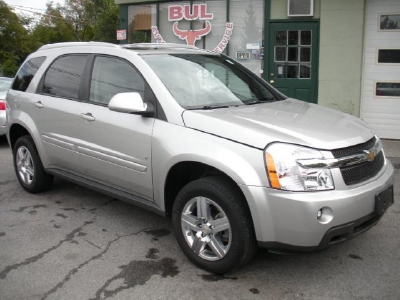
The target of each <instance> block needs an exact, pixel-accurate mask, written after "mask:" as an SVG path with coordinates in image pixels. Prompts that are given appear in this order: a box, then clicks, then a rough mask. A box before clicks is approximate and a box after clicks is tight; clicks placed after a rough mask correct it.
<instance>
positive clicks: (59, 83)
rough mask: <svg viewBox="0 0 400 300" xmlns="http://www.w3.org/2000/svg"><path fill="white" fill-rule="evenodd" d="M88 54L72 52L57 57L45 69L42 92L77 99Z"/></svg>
mask: <svg viewBox="0 0 400 300" xmlns="http://www.w3.org/2000/svg"><path fill="white" fill-rule="evenodd" d="M87 59H88V55H84V54H74V55H66V56H61V57H59V58H57V59H56V60H55V61H54V62H53V63H52V65H51V66H50V68H49V69H48V70H47V72H46V75H45V77H44V81H43V93H45V94H49V95H53V96H57V97H61V98H67V99H78V98H79V87H80V84H81V79H82V74H83V71H84V69H85V64H86V61H87Z"/></svg>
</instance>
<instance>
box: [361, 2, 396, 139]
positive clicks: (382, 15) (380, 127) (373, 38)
mask: <svg viewBox="0 0 400 300" xmlns="http://www.w3.org/2000/svg"><path fill="white" fill-rule="evenodd" d="M366 3H367V8H366V19H365V52H364V65H363V88H362V99H361V117H362V118H363V119H364V120H365V121H366V122H367V123H368V124H369V125H370V126H371V127H372V128H373V129H374V131H375V132H376V133H377V134H378V135H379V136H380V137H382V138H389V139H400V1H399V0H367V2H366Z"/></svg>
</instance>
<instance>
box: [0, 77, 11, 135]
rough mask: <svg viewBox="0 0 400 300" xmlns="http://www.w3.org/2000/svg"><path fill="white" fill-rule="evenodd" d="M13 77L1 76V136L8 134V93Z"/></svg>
mask: <svg viewBox="0 0 400 300" xmlns="http://www.w3.org/2000/svg"><path fill="white" fill-rule="evenodd" d="M12 81H13V79H12V78H7V77H0V136H2V135H5V134H6V100H5V99H6V95H7V92H8V90H9V89H10V86H11V83H12Z"/></svg>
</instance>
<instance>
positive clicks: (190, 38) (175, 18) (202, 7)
mask: <svg viewBox="0 0 400 300" xmlns="http://www.w3.org/2000/svg"><path fill="white" fill-rule="evenodd" d="M213 19H214V14H213V13H209V12H208V11H207V4H193V5H192V6H191V5H187V4H185V5H170V6H169V7H168V21H170V22H174V24H173V25H172V31H173V33H174V34H175V35H176V36H177V37H178V38H179V39H181V40H185V41H186V44H187V45H189V46H194V44H195V43H196V41H198V40H201V38H202V37H203V36H206V35H207V34H209V33H210V32H211V29H212V26H211V22H210V21H211V20H213ZM182 20H187V21H195V20H200V21H205V26H204V28H201V29H182V28H179V21H182ZM151 31H152V33H153V36H154V38H155V40H156V41H157V43H165V41H164V39H163V38H162V36H161V34H160V32H159V30H158V27H157V26H152V27H151ZM232 33H233V23H229V22H228V23H226V28H225V32H224V34H223V37H222V39H221V42H220V43H219V44H218V45H217V47H215V48H214V52H218V53H220V52H222V51H224V50H225V48H226V46H227V45H228V42H229V40H230V37H231V36H232Z"/></svg>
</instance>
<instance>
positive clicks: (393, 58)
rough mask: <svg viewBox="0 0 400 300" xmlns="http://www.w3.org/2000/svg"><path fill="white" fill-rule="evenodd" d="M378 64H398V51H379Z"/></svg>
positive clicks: (399, 55)
mask: <svg viewBox="0 0 400 300" xmlns="http://www.w3.org/2000/svg"><path fill="white" fill-rule="evenodd" d="M378 63H384V64H399V63H400V49H379V54H378Z"/></svg>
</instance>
